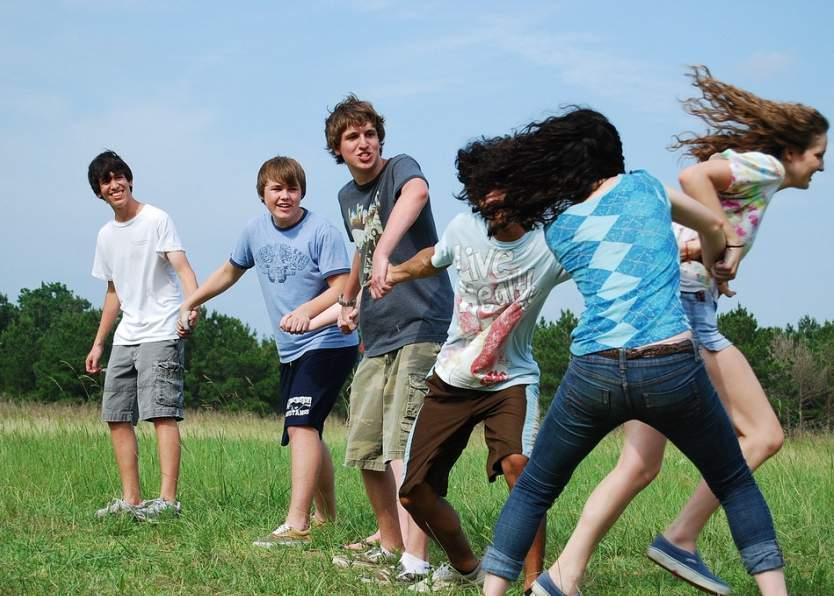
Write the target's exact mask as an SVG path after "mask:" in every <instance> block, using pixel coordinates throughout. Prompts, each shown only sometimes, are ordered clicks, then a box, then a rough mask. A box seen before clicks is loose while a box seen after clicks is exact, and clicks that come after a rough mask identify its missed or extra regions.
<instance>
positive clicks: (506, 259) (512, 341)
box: [432, 213, 568, 391]
mask: <svg viewBox="0 0 834 596" xmlns="http://www.w3.org/2000/svg"><path fill="white" fill-rule="evenodd" d="M452 264H454V267H455V269H456V270H457V277H458V280H457V287H456V288H455V309H454V311H453V314H452V323H451V325H450V327H449V335H448V338H447V340H446V343H444V344H443V347H442V348H441V349H440V353H439V354H438V356H437V362H436V364H435V365H434V372H435V374H437V375H438V376H439V377H440V378H441V379H443V380H444V381H445V382H446V383H448V384H449V385H453V386H454V387H461V388H472V389H479V390H481V391H499V390H501V389H505V388H507V387H512V386H513V385H533V384H535V383H538V381H539V366H538V364H536V361H535V360H534V359H533V347H532V342H533V330H534V329H535V327H536V321H537V320H538V317H539V313H540V312H541V309H542V306H543V305H544V302H545V300H546V299H547V296H548V294H550V290H551V289H553V286H555V285H556V284H558V283H560V282H561V281H564V280H566V279H568V276H567V274H565V272H564V271H563V269H562V267H561V266H560V265H559V263H558V262H557V261H556V259H555V258H554V257H553V254H552V253H551V252H550V249H549V248H548V247H547V243H546V242H545V239H544V233H543V232H542V230H540V229H539V230H534V231H532V232H528V233H527V234H525V235H524V236H522V237H521V238H519V239H518V240H515V241H513V242H501V241H499V240H496V239H495V238H489V237H488V236H487V227H486V224H485V222H484V220H483V219H482V218H481V217H479V216H477V215H474V214H472V213H466V214H461V215H458V216H457V217H455V218H454V219H453V220H452V221H451V223H450V224H449V225H448V227H447V228H446V230H445V231H444V232H443V236H442V237H441V238H440V241H439V242H438V243H437V244H436V245H435V247H434V256H433V257H432V265H434V266H435V267H437V268H441V267H448V266H449V265H452Z"/></svg>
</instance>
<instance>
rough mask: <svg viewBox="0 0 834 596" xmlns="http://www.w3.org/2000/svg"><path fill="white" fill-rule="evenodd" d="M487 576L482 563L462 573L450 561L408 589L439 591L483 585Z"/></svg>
mask: <svg viewBox="0 0 834 596" xmlns="http://www.w3.org/2000/svg"><path fill="white" fill-rule="evenodd" d="M485 578H486V572H485V571H484V569H483V567H481V564H480V563H478V566H477V567H476V568H475V569H473V570H472V571H470V572H469V573H467V574H463V573H461V572H460V571H458V570H457V569H455V568H454V567H452V566H451V565H450V564H449V563H443V565H441V566H440V567H438V568H437V569H435V570H434V573H432V574H431V575H430V576H429V577H427V578H426V579H424V580H422V581H419V582H417V583H416V584H412V585H410V586H409V587H408V589H409V591H411V592H439V591H440V590H449V589H453V588H460V587H462V586H468V587H482V586H483V585H484V579H485Z"/></svg>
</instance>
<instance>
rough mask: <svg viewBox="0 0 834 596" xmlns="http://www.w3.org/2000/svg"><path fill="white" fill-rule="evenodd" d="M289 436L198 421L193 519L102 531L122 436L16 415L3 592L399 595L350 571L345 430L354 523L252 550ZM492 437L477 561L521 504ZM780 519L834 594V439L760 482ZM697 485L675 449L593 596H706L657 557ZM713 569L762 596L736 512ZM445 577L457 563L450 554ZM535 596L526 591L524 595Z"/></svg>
mask: <svg viewBox="0 0 834 596" xmlns="http://www.w3.org/2000/svg"><path fill="white" fill-rule="evenodd" d="M139 429H140V439H139V440H140V451H141V455H140V457H141V467H142V478H143V487H144V490H145V496H146V497H148V498H150V497H153V496H156V494H157V493H156V491H157V490H158V486H159V478H158V470H157V457H156V446H155V442H154V438H153V435H152V432H149V431H151V427H150V425H140V427H139ZM280 429H281V427H280V424H279V422H278V421H277V420H266V419H259V418H254V417H247V416H234V417H232V416H225V415H219V414H206V413H201V414H197V413H195V414H191V415H190V416H189V419H188V420H187V422H186V423H184V424H183V426H182V432H183V444H184V449H183V462H182V463H183V465H182V476H181V484H180V486H181V490H180V499H181V501H182V503H183V514H182V516H181V517H180V518H179V519H175V520H167V521H164V522H162V523H159V524H146V523H139V522H136V521H133V520H131V519H127V518H120V519H108V520H97V519H95V517H94V515H93V514H94V511H95V510H96V508H98V507H100V506H102V505H103V504H105V503H106V502H107V501H108V500H109V499H110V498H112V497H114V496H117V493H118V487H119V480H118V475H117V472H116V467H115V464H114V462H113V456H112V453H111V448H110V442H109V438H108V435H107V432H106V427H105V426H104V425H103V424H102V423H100V422H99V421H98V413H97V411H95V410H94V409H92V408H86V407H85V408H82V407H66V406H43V405H32V404H21V405H17V404H11V403H9V402H3V401H0V593H2V594H76V593H77V594H93V593H96V594H98V593H103V594H113V593H127V594H171V593H177V594H180V593H182V594H249V593H273V594H354V595H359V594H380V593H381V594H396V593H401V592H402V593H408V592H406V591H405V590H403V589H401V588H397V587H391V586H380V585H376V584H368V583H365V582H363V581H362V574H361V573H356V572H352V571H344V570H337V569H335V568H334V567H332V565H331V563H330V559H331V557H332V556H333V554H335V553H337V552H338V551H339V545H340V544H342V543H345V542H348V541H352V540H354V539H357V538H359V537H362V536H365V535H367V534H368V533H369V532H370V531H372V530H373V520H372V515H371V512H370V508H369V506H368V505H367V502H366V500H365V496H364V490H363V488H362V485H361V482H360V479H359V474H358V473H357V472H356V471H354V470H349V469H346V468H343V467H341V465H339V464H340V462H341V458H342V455H343V450H344V429H343V427H342V426H341V425H340V424H339V423H333V424H331V425H330V426H329V427H328V428H327V430H326V433H325V438H326V439H327V440H328V442H329V443H330V445H331V448H332V449H333V455H334V461H335V462H336V463H337V487H338V488H337V490H338V494H337V499H338V505H339V519H338V521H337V522H336V523H335V524H332V525H330V526H328V527H324V528H322V529H321V530H318V531H317V533H316V534H315V538H314V541H313V544H312V546H310V547H309V548H308V547H304V548H294V549H277V548H276V549H272V550H270V551H267V550H263V549H257V548H255V547H252V546H251V542H252V540H253V539H254V538H256V537H258V536H261V535H263V534H266V533H267V532H269V531H270V530H271V529H272V528H274V527H275V526H276V525H277V524H278V523H280V522H281V521H283V516H284V512H285V508H286V505H287V501H288V495H289V479H288V477H289V473H288V469H289V468H288V455H289V454H288V451H287V450H286V449H282V448H281V447H280V446H279V444H278V440H279V438H280ZM619 442H620V437H619V436H618V435H616V434H615V435H612V436H611V437H609V438H608V439H607V440H606V441H605V442H604V443H603V444H602V445H601V446H600V447H599V448H598V449H597V450H596V452H594V453H593V454H592V455H591V457H589V458H588V460H586V461H585V462H584V463H583V464H582V466H581V467H580V468H579V470H578V471H577V473H576V475H575V476H574V478H573V480H572V482H571V483H570V485H569V486H568V488H567V490H566V491H565V493H564V494H563V496H562V497H561V498H560V499H559V500H558V501H557V503H556V505H555V506H554V508H553V509H552V510H551V512H550V515H549V518H548V521H549V527H548V549H547V552H548V557H547V558H548V562H550V561H552V560H553V558H554V556H555V554H556V552H557V551H558V549H559V546H560V545H561V544H563V543H564V541H565V540H566V538H567V536H568V535H569V533H570V531H571V529H572V528H573V526H574V524H575V523H576V519H577V517H578V515H579V511H580V510H581V507H582V504H583V502H584V499H585V498H586V497H587V495H588V494H589V493H590V491H591V490H592V488H593V487H594V485H595V484H596V483H597V482H598V481H599V480H600V479H601V478H602V477H603V476H604V475H605V473H606V472H607V471H608V470H609V469H610V468H611V466H612V465H613V464H614V462H615V460H616V457H617V454H618V449H619ZM485 454H486V450H485V449H484V447H483V445H482V441H481V439H480V437H479V436H476V437H474V438H473V441H472V443H471V445H470V448H469V449H468V451H467V452H466V454H465V455H464V457H463V458H462V459H461V461H460V462H459V463H458V465H457V467H456V469H455V472H454V474H453V477H452V480H451V483H450V498H451V500H452V502H453V503H454V505H455V506H456V507H457V508H458V510H459V512H460V514H461V517H462V519H463V522H464V525H465V528H466V531H467V533H468V535H469V537H470V539H471V540H472V542H473V544H474V546H475V548H476V550H477V551H482V550H483V549H484V547H485V545H486V544H487V543H488V541H489V539H490V537H491V533H492V525H493V523H494V521H495V519H496V517H497V515H498V512H499V511H500V508H501V506H502V504H503V502H504V499H505V498H506V494H507V491H506V487H505V485H504V484H503V483H502V482H501V481H499V482H496V483H495V484H493V485H488V484H487V482H486V479H485V473H484V460H485ZM757 478H758V479H759V482H760V484H761V486H762V488H763V490H764V492H765V496H766V497H767V500H768V502H769V503H770V506H771V509H772V511H773V515H774V518H775V520H776V527H777V531H778V533H779V538H780V541H781V544H782V548H783V549H784V552H785V556H786V559H787V561H788V567H787V575H788V583H789V587H790V589H791V592H792V593H793V594H802V595H805V594H834V564H832V562H831V553H832V552H834V531H832V530H834V523H832V520H834V514H833V513H832V512H834V440H832V439H831V438H820V437H805V438H791V439H789V440H788V442H787V443H786V446H785V448H784V449H783V451H782V453H781V454H780V455H779V456H778V457H777V458H776V460H775V461H773V462H771V463H769V464H768V465H766V466H765V468H764V469H763V470H762V471H761V473H759V474H758V475H757ZM696 480H697V477H696V474H695V472H694V468H692V466H691V465H690V464H689V463H688V462H687V461H686V460H685V459H684V458H683V457H682V456H681V455H680V454H679V453H678V452H677V451H675V450H674V449H669V451H668V453H667V455H666V461H665V464H664V469H663V472H662V473H661V475H660V477H659V478H658V479H657V481H656V482H655V483H654V484H653V485H652V486H650V487H649V488H648V489H647V490H645V491H644V492H643V493H642V494H641V495H640V496H639V497H638V498H637V499H636V500H635V502H634V503H633V504H632V506H631V507H630V508H629V510H628V511H627V512H626V514H625V515H624V516H623V518H622V519H621V520H620V521H619V522H618V523H617V525H616V526H615V527H614V529H613V530H612V531H611V533H610V534H609V535H608V537H607V538H606V539H605V540H604V541H603V543H602V544H601V545H600V548H599V550H598V552H597V555H596V557H595V558H594V560H593V562H592V564H591V567H590V570H589V573H588V575H587V578H586V581H585V584H584V586H583V592H584V594H585V595H586V596H597V595H609V594H610V595H614V594H640V595H644V594H662V595H675V594H695V593H697V592H696V591H695V590H694V589H692V588H690V587H688V586H687V585H686V584H683V583H681V582H679V581H677V580H675V579H674V578H672V577H671V576H670V575H668V574H667V573H666V572H664V571H662V570H661V569H659V568H657V567H655V566H654V565H653V564H651V563H650V562H649V561H648V559H646V558H645V557H644V556H643V551H644V550H645V547H646V545H647V543H648V542H649V541H650V540H651V538H652V536H653V535H654V534H655V533H656V532H658V531H660V530H661V529H662V528H663V527H664V525H665V524H666V523H667V522H668V521H669V520H670V519H671V518H672V517H673V516H674V515H675V513H676V512H677V510H678V509H679V507H680V506H681V505H682V504H683V502H684V501H685V500H686V498H687V496H688V495H689V493H690V491H691V490H692V488H693V487H694V486H695V483H696ZM700 547H701V550H702V552H703V553H704V555H705V558H706V560H707V562H708V563H709V564H710V565H711V566H712V567H713V569H714V570H715V571H716V572H717V573H718V574H720V575H721V576H722V577H723V578H724V579H726V580H728V581H729V583H730V584H731V585H732V586H733V588H734V593H735V594H754V593H756V592H755V585H754V582H753V581H752V579H751V578H749V577H748V576H747V575H746V573H745V572H744V569H743V568H742V565H741V562H740V559H739V557H738V554H737V553H736V551H735V548H734V546H733V543H732V540H731V539H730V535H729V531H728V529H727V525H726V521H725V519H724V517H723V514H719V515H716V516H715V518H714V519H713V520H712V522H711V523H710V525H709V526H708V528H707V530H706V532H705V534H704V536H703V538H702V541H701V543H700ZM432 559H433V561H432V562H433V563H440V562H442V557H441V553H440V551H439V550H437V549H436V548H435V549H434V550H433V552H432ZM514 593H516V594H519V593H520V590H519V589H518V588H517V589H516V591H515V592H514Z"/></svg>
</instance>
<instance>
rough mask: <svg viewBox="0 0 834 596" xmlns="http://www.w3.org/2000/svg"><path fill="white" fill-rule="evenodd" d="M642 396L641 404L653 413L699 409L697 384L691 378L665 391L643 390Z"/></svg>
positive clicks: (689, 412) (691, 411)
mask: <svg viewBox="0 0 834 596" xmlns="http://www.w3.org/2000/svg"><path fill="white" fill-rule="evenodd" d="M642 396H643V405H644V406H645V407H646V409H647V410H650V411H652V412H654V413H660V412H664V411H668V412H669V413H675V412H681V413H682V414H696V413H698V412H700V411H701V402H702V400H701V398H700V394H699V393H698V385H697V383H695V381H694V380H692V379H689V380H687V381H685V382H684V383H682V384H681V385H678V386H677V387H674V388H671V389H667V390H665V391H643V392H642Z"/></svg>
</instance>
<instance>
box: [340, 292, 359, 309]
mask: <svg viewBox="0 0 834 596" xmlns="http://www.w3.org/2000/svg"><path fill="white" fill-rule="evenodd" d="M336 302H337V303H338V304H339V306H356V298H352V299H350V300H346V299H345V296H344V294H339V298H337V299H336Z"/></svg>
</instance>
